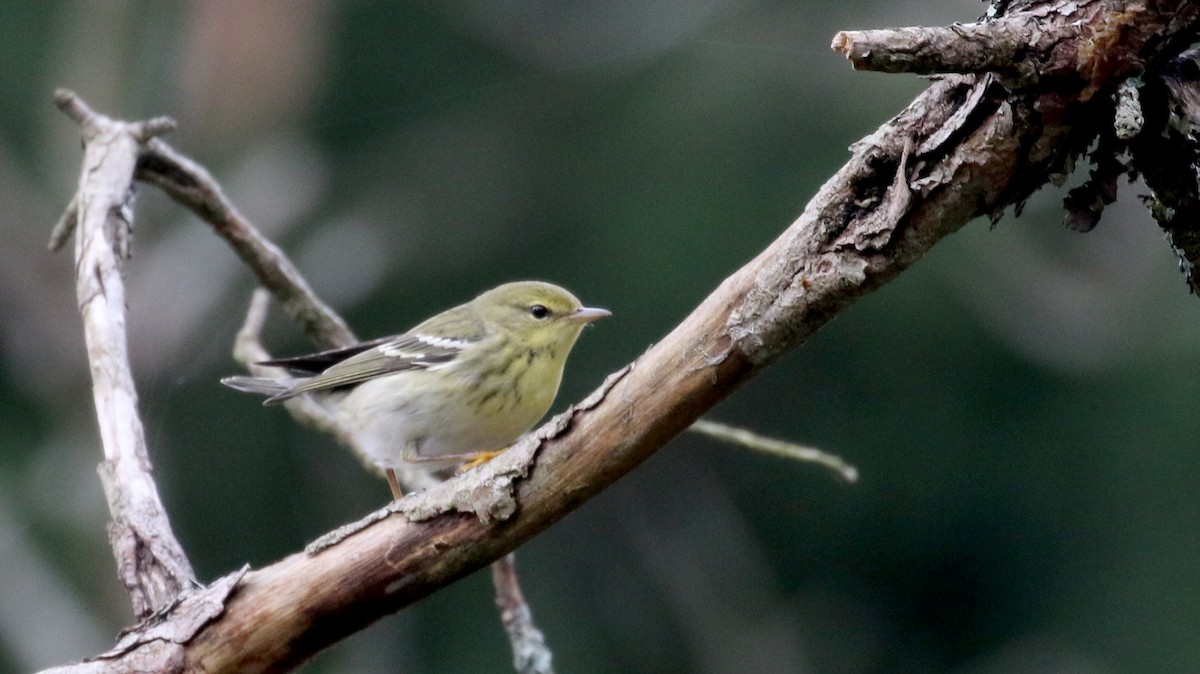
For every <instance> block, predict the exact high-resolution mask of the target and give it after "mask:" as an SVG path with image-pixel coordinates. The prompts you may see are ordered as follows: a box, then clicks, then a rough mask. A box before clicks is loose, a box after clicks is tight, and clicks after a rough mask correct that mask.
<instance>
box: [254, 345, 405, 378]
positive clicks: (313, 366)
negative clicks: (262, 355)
mask: <svg viewBox="0 0 1200 674" xmlns="http://www.w3.org/2000/svg"><path fill="white" fill-rule="evenodd" d="M395 339H396V337H394V336H392V337H380V338H379V339H372V340H371V341H369V342H361V343H358V344H354V345H353V346H345V347H342V348H340V349H330V350H328V351H318V352H317V353H309V354H305V355H303V356H292V357H291V358H275V359H272V360H264V361H261V362H259V363H256V364H257V365H269V366H271V367H282V368H286V369H288V370H291V371H293V372H297V373H302V374H320V373H322V372H324V371H325V370H328V369H329V368H330V367H332V366H334V365H336V364H338V363H340V362H342V361H344V360H347V359H349V358H351V357H352V356H357V355H358V354H360V353H362V352H363V351H366V350H367V349H371V348H374V347H376V346H379V345H381V344H386V343H388V342H390V341H393V340H395Z"/></svg>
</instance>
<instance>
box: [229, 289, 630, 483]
mask: <svg viewBox="0 0 1200 674" xmlns="http://www.w3.org/2000/svg"><path fill="white" fill-rule="evenodd" d="M610 315H611V312H610V311H608V310H607V309H600V308H596V307H585V306H583V304H582V303H581V302H580V301H579V300H578V299H577V298H576V297H575V296H574V295H572V294H571V293H570V292H568V291H567V290H565V289H563V288H561V287H559V286H557V285H554V284H551V283H545V282H542V281H517V282H512V283H505V284H503V285H500V286H498V287H496V288H493V289H491V290H488V291H487V292H484V293H482V294H480V295H479V296H478V297H476V298H475V299H473V300H471V301H470V302H467V303H465V304H462V305H459V306H456V307H454V308H452V309H448V310H446V311H443V312H441V313H439V314H436V315H434V316H433V317H431V318H429V319H427V320H425V321H424V322H422V323H420V324H418V325H417V326H416V327H414V328H412V329H410V330H408V331H406V332H403V333H401V334H399V335H395V336H392V337H384V338H380V339H374V340H370V341H367V342H362V343H359V344H355V345H352V346H348V347H345V348H339V349H333V350H329V351H321V352H318V353H313V354H309V355H304V356H297V357H291V358H280V359H275V360H268V361H263V362H261V363H259V364H260V365H266V366H275V367H282V368H285V369H287V370H289V371H291V372H292V373H294V374H295V375H296V376H292V377H285V378H269V377H249V376H233V377H226V378H224V379H222V380H221V383H222V384H225V385H226V386H229V387H231V388H234V389H237V390H239V391H245V392H250V393H257V394H261V395H266V396H268V397H267V399H266V401H264V404H265V405H273V404H277V403H282V402H284V401H286V400H289V399H291V398H294V397H296V396H301V395H307V396H309V397H311V398H312V399H313V400H315V401H316V402H317V403H319V404H321V405H322V406H323V407H324V408H325V409H327V410H328V411H329V412H330V413H332V414H333V416H334V417H335V418H336V419H338V420H339V421H340V422H341V424H342V425H343V426H344V427H345V428H346V429H348V430H349V431H350V432H351V433H353V434H354V436H355V438H356V440H357V441H358V444H359V445H360V446H361V448H362V450H363V453H364V454H365V457H366V458H367V459H368V460H369V461H371V462H373V463H374V464H375V465H376V466H378V467H379V468H380V469H382V470H383V471H384V474H385V475H386V476H387V478H388V484H389V486H390V487H391V490H392V494H393V496H394V497H396V498H399V497H400V495H401V493H402V492H401V490H400V488H399V485H398V483H397V482H396V478H395V470H396V469H398V468H402V467H404V464H424V465H425V466H426V467H427V469H428V470H430V471H439V470H444V469H446V468H449V467H452V466H454V465H456V464H459V465H462V466H463V468H460V470H462V469H465V468H467V467H472V466H474V465H478V464H480V463H483V462H485V461H488V460H490V459H491V458H493V457H494V456H496V455H498V454H499V453H501V452H503V451H504V450H505V449H507V448H508V447H509V446H511V445H512V444H513V443H514V442H515V441H516V440H517V439H518V438H519V437H520V436H521V435H523V434H525V433H526V432H528V431H529V430H530V429H531V428H533V426H534V424H536V423H537V422H538V421H539V420H540V419H541V418H542V417H543V416H545V414H546V412H548V411H549V409H550V406H551V405H552V404H553V402H554V398H555V397H556V396H557V394H558V388H559V384H560V383H561V381H562V374H563V368H564V366H565V364H566V361H567V356H568V354H569V353H570V352H571V349H572V348H573V347H574V346H575V342H576V340H577V339H578V338H579V335H580V333H581V332H582V331H583V329H584V327H586V326H587V325H588V324H590V323H592V322H593V321H596V320H599V319H601V318H604V317H606V316H610Z"/></svg>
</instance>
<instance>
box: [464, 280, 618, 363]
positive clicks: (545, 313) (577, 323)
mask: <svg viewBox="0 0 1200 674" xmlns="http://www.w3.org/2000/svg"><path fill="white" fill-rule="evenodd" d="M471 306H472V308H473V309H474V310H475V312H476V313H477V315H478V316H479V317H480V318H481V319H483V321H484V322H485V323H487V324H489V325H491V326H494V327H495V328H496V329H499V330H502V331H504V332H506V333H508V334H509V336H511V337H513V338H515V339H517V340H518V341H519V342H520V343H521V344H522V345H523V346H527V347H529V348H530V349H535V350H540V349H544V348H549V349H551V350H552V351H556V352H559V353H558V355H560V356H562V355H566V351H568V350H570V348H571V347H572V346H573V345H574V344H575V340H576V339H577V338H578V337H579V332H580V331H581V330H583V327H584V326H585V325H587V324H588V323H591V322H592V321H595V320H598V319H601V318H604V317H605V316H609V315H611V312H609V311H608V310H606V309H597V308H593V307H585V306H583V304H581V303H580V302H579V300H578V299H576V298H575V296H574V295H572V294H571V293H569V292H567V291H566V290H564V289H563V288H560V287H558V286H556V285H554V284H551V283H543V282H541V281H517V282H515V283H505V284H504V285H502V286H499V287H497V288H493V289H491V290H489V291H487V292H485V293H483V294H482V295H480V296H479V297H476V298H475V299H474V300H472V301H471Z"/></svg>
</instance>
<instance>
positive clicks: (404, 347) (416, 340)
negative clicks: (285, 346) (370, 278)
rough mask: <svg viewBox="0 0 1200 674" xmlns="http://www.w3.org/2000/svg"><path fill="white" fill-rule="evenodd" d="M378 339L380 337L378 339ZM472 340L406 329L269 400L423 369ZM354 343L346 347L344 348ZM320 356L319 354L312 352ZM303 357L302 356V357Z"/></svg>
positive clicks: (446, 360) (454, 354) (450, 357)
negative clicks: (400, 333) (403, 332)
mask: <svg viewBox="0 0 1200 674" xmlns="http://www.w3.org/2000/svg"><path fill="white" fill-rule="evenodd" d="M377 341H379V340H377ZM470 345H471V342H469V341H465V340H459V339H451V338H448V337H437V336H432V335H422V334H420V333H416V332H409V333H405V334H403V335H400V336H398V337H392V338H390V339H386V340H382V343H379V344H376V345H375V346H373V347H369V348H367V349H365V350H362V351H359V352H358V353H356V354H354V355H352V356H350V357H349V358H346V359H345V360H341V361H339V362H336V363H334V364H333V365H331V366H330V367H329V368H327V369H326V370H324V371H322V372H321V373H320V374H318V375H316V376H314V377H311V378H309V379H305V380H304V381H302V382H299V383H298V384H296V385H295V386H293V387H292V388H290V389H288V391H287V392H286V393H284V394H281V395H278V396H274V397H273V398H271V399H270V400H269V401H268V402H277V401H280V400H285V399H287V398H290V397H292V396H295V395H298V394H300V393H307V392H309V391H323V390H327V389H333V388H338V387H341V386H350V385H352V384H359V383H362V382H364V381H367V380H369V379H374V378H376V377H381V376H383V375H385V374H391V373H393V372H401V371H404V370H419V369H425V368H428V367H430V366H433V365H439V364H442V363H449V362H451V361H453V360H454V359H455V358H456V357H457V356H458V354H459V353H461V352H462V350H463V349H465V348H466V347H468V346H470ZM354 348H355V347H349V349H345V350H346V351H348V350H352V349H354ZM315 355H317V356H320V355H321V354H315ZM302 358H303V357H302Z"/></svg>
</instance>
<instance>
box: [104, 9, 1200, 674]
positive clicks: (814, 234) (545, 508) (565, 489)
mask: <svg viewBox="0 0 1200 674" xmlns="http://www.w3.org/2000/svg"><path fill="white" fill-rule="evenodd" d="M1023 4H1024V5H1028V4H1031V3H1023ZM1048 6H1050V5H1049V4H1048V3H1040V4H1037V7H1039V8H1043V9H1044V8H1045V7H1048ZM1054 7H1055V8H1056V9H1055V11H1054V12H1052V13H1050V14H1044V15H1043V16H1044V18H1045V20H1046V29H1047V30H1050V31H1054V30H1064V26H1066V25H1067V24H1070V23H1072V22H1076V21H1085V22H1086V21H1090V20H1093V19H1096V18H1097V17H1099V23H1098V24H1097V25H1100V26H1103V27H1107V28H1106V29H1105V30H1102V31H1094V32H1091V33H1088V34H1087V37H1086V39H1085V38H1083V37H1080V38H1078V39H1075V40H1068V41H1067V42H1065V43H1059V44H1057V46H1056V48H1055V49H1056V50H1057V51H1062V50H1066V51H1067V53H1073V54H1074V56H1075V58H1074V60H1073V62H1074V63H1075V64H1076V74H1077V76H1076V77H1062V78H1056V82H1055V88H1054V89H1053V90H1050V89H1049V88H1038V87H1031V88H1030V89H1028V90H1025V89H1015V90H1010V89H1007V88H1006V87H1004V86H1002V85H1001V84H1000V83H999V82H1000V79H999V78H998V77H996V76H995V75H993V74H987V75H970V76H961V75H959V76H952V77H948V78H946V79H944V80H942V81H939V82H936V83H934V84H933V85H932V86H931V87H930V88H929V89H928V90H927V91H926V92H925V93H923V94H922V95H921V96H919V97H918V98H917V99H916V100H915V101H914V102H913V103H912V104H911V105H910V106H909V107H908V108H907V109H905V110H904V111H903V112H901V113H900V114H899V115H897V116H896V117H895V118H894V119H892V120H890V121H889V122H887V123H886V124H884V125H883V126H881V127H880V128H879V129H878V130H877V131H876V132H875V133H873V134H871V135H870V136H868V137H867V138H865V139H863V140H862V141H860V142H859V143H857V144H855V146H854V147H853V148H852V156H851V158H850V160H849V161H848V162H847V164H846V165H845V166H844V167H843V168H842V169H841V170H840V171H838V173H837V174H836V175H834V176H833V177H832V178H831V179H830V180H829V181H828V182H827V183H826V184H825V185H824V186H823V187H822V188H821V189H820V190H819V191H818V193H817V194H816V196H814V197H813V199H812V201H810V202H809V204H808V206H807V207H806V208H805V210H804V212H803V214H802V215H801V216H800V218H799V219H798V220H797V221H796V222H795V223H793V224H792V226H791V227H789V228H788V229H787V230H786V231H784V232H783V234H782V235H781V236H780V237H779V238H778V239H777V240H776V241H775V242H774V243H772V244H771V245H770V246H769V247H768V248H767V249H766V250H764V251H763V252H762V253H761V254H760V255H759V256H758V257H757V258H755V259H754V260H752V261H751V262H750V263H748V264H747V265H746V266H744V267H743V268H742V269H740V270H738V271H737V272H735V273H734V274H733V275H731V276H730V277H729V278H727V279H726V280H725V281H724V282H723V283H722V284H721V285H720V286H719V287H718V288H716V289H715V290H714V291H713V293H712V294H711V295H709V297H708V298H707V299H705V301H704V302H703V303H701V304H700V306H698V307H697V308H696V309H695V310H694V311H693V312H692V314H691V315H690V316H689V317H688V318H687V319H685V320H684V321H683V322H682V323H681V324H680V325H679V326H678V327H676V328H675V329H674V330H673V331H671V333H670V334H668V335H666V336H665V337H664V338H663V339H662V340H661V341H659V342H658V343H657V344H655V345H654V346H653V347H651V348H650V349H649V350H648V351H647V352H646V353H644V354H643V355H642V356H640V357H639V358H638V359H637V360H635V361H634V362H633V363H631V364H630V365H629V366H627V367H626V369H624V370H622V371H621V372H620V373H617V374H616V375H614V376H612V377H610V378H609V380H608V381H607V382H606V383H605V385H604V386H603V387H601V389H599V390H598V391H597V392H595V393H594V394H593V395H592V396H590V397H589V399H588V400H587V401H585V403H582V404H581V405H579V406H576V407H572V408H571V409H569V410H568V411H567V412H565V413H563V414H562V415H559V416H558V417H556V418H555V419H553V420H552V421H551V422H550V423H548V424H546V425H545V426H543V427H542V428H541V429H539V430H538V431H537V432H536V433H535V434H534V435H533V436H531V437H528V438H526V439H525V440H523V441H521V442H519V443H518V444H517V445H516V446H515V447H514V448H513V449H512V450H510V451H509V452H506V453H505V454H503V455H501V456H500V457H498V458H496V459H494V460H493V461H492V462H490V463H488V464H485V465H484V466H481V467H479V468H477V469H474V470H472V471H470V472H468V473H466V474H464V475H462V476H459V477H457V478H454V479H451V480H449V481H447V482H445V483H443V484H441V485H438V486H436V487H433V488H431V489H429V490H427V491H426V492H424V493H422V494H420V495H412V496H409V497H406V498H405V499H403V500H401V501H399V502H396V503H395V504H394V505H393V506H392V507H390V508H389V509H386V510H384V511H381V512H380V513H377V514H375V515H374V516H372V517H371V518H369V521H367V522H365V523H363V524H362V525H361V526H359V527H357V528H356V529H355V530H354V531H352V532H348V533H346V534H345V535H344V536H341V537H339V538H337V539H336V540H335V541H334V542H332V543H331V544H329V545H327V546H324V547H318V548H314V549H313V552H311V553H297V554H294V555H291V556H289V557H287V558H285V559H283V560H281V561H279V562H277V563H275V564H272V565H270V566H267V567H265V568H262V569H259V570H255V571H250V572H248V573H247V574H246V575H245V577H244V578H243V579H242V580H241V581H240V582H239V583H237V586H236V589H235V591H234V592H233V593H232V594H231V595H230V597H229V599H228V601H226V602H225V605H224V612H223V613H222V614H221V615H220V616H219V617H218V618H216V619H214V620H213V621H212V622H210V623H208V624H207V625H206V626H205V627H204V628H203V629H201V630H200V631H199V632H198V633H196V635H195V637H194V638H191V639H190V640H189V641H187V642H186V643H178V644H174V648H175V650H174V651H173V659H172V660H171V662H172V663H178V667H177V669H178V670H179V671H185V670H186V671H193V670H203V671H229V672H277V671H285V670H287V669H289V668H290V667H292V666H295V665H296V664H298V663H300V662H302V661H303V660H304V659H306V658H308V657H309V656H311V655H312V654H313V653H315V652H316V651H318V650H319V649H321V648H324V647H325V646H328V645H329V644H331V643H333V642H335V641H337V640H338V639H341V638H343V637H344V636H346V635H348V634H350V633H352V632H354V631H356V630H358V629H360V628H362V627H364V626H365V625H367V624H369V623H371V622H373V621H375V620H377V619H379V618H380V617H382V616H384V615H387V614H389V613H391V612H394V611H396V610H398V609H400V608H402V607H403V606H406V605H407V604H409V603H411V602H413V601H416V600H417V599H419V598H421V597H423V596H425V595H427V594H429V593H430V592H432V591H434V590H435V589H437V588H439V587H441V586H443V585H445V584H447V583H449V582H452V581H454V580H456V579H458V578H460V577H462V576H464V575H466V574H468V573H470V572H472V571H474V570H476V569H478V568H481V567H482V566H483V565H484V564H487V563H489V562H490V561H492V560H495V559H498V558H499V557H501V556H502V555H504V554H506V553H508V552H509V551H511V550H512V549H513V548H515V547H516V546H518V545H519V544H520V543H522V542H524V541H525V540H527V539H528V538H530V537H531V536H533V535H535V534H537V533H538V532H540V531H541V530H543V529H544V528H546V527H547V526H549V525H550V524H552V523H553V522H555V521H557V520H558V519H560V518H562V517H563V516H564V515H565V514H566V513H567V512H569V511H570V510H572V509H574V508H576V507H578V506H579V505H580V504H582V503H583V502H584V501H586V500H587V499H588V498H590V497H591V496H593V495H595V494H596V493H598V492H599V491H601V490H602V489H604V488H605V487H607V486H608V485H610V484H611V483H612V482H613V481H615V480H616V479H618V478H620V477H621V476H623V475H624V474H626V473H628V472H629V471H631V470H632V469H633V468H635V467H636V466H637V465H639V464H640V463H641V462H642V461H643V460H645V459H646V458H647V457H649V456H650V455H651V454H652V453H653V452H654V451H655V450H657V449H658V448H659V447H661V446H662V445H663V444H664V443H666V442H667V441H668V440H669V439H671V438H672V437H674V436H675V435H676V434H677V433H679V432H681V431H682V430H683V429H685V428H686V427H688V426H689V425H690V424H691V423H692V422H693V421H694V420H695V419H697V418H698V417H699V416H700V415H701V414H703V413H704V412H705V411H706V410H707V409H709V408H710V407H711V406H712V405H714V404H715V403H716V402H718V401H719V400H721V399H723V398H724V397H726V396H728V395H729V394H730V393H731V392H732V391H733V390H734V389H736V387H737V386H738V385H740V384H741V383H743V382H744V381H746V380H747V379H748V378H749V377H751V376H752V375H753V374H755V373H756V372H758V371H759V370H761V369H762V368H764V367H766V366H767V365H769V364H770V363H771V362H773V361H774V360H775V359H776V358H778V357H779V356H780V355H782V354H783V353H785V352H786V351H787V350H789V349H791V348H793V347H795V346H796V345H798V344H799V343H801V342H803V341H804V340H805V339H806V338H807V337H808V336H809V335H810V334H812V333H813V332H814V331H815V330H817V329H818V328H819V327H820V326H822V325H823V324H825V323H826V322H827V321H829V320H830V319H831V318H832V317H833V316H834V315H836V314H837V313H838V312H839V311H840V310H842V309H843V308H845V307H846V306H848V305H849V304H851V303H852V302H854V301H855V300H857V299H858V298H860V297H862V296H864V295H866V294H867V293H869V292H870V291H872V290H874V289H875V288H877V287H879V286H880V285H882V284H883V283H885V282H886V281H888V280H889V279H891V278H893V277H894V276H896V275H897V274H899V273H900V272H902V271H903V270H905V269H907V268H908V267H909V266H910V265H912V264H913V263H914V262H915V261H916V260H918V259H919V258H920V257H921V256H922V255H923V254H924V253H925V252H927V251H928V250H929V249H930V248H931V247H932V246H934V245H935V244H936V243H937V242H938V241H940V240H941V239H942V238H943V237H945V236H947V235H948V234H950V233H952V232H954V231H956V230H957V229H958V228H959V227H961V226H962V225H963V224H965V223H966V222H967V221H969V220H970V219H972V218H974V217H976V216H978V215H988V216H990V217H993V218H995V217H998V215H999V214H1000V213H1002V212H1003V210H1004V209H1005V208H1006V207H1007V206H1009V205H1013V204H1018V205H1019V204H1020V203H1021V202H1022V201H1023V200H1024V199H1025V198H1026V197H1027V196H1028V195H1029V194H1030V193H1031V192H1032V191H1033V190H1035V189H1037V188H1039V187H1040V186H1042V185H1044V184H1045V183H1046V182H1048V181H1050V180H1051V178H1052V177H1054V176H1058V175H1062V174H1065V173H1066V172H1067V171H1068V167H1069V166H1070V164H1071V163H1072V162H1073V161H1074V159H1075V158H1077V157H1078V156H1080V154H1081V153H1082V152H1084V151H1085V150H1086V148H1087V147H1088V145H1089V144H1090V143H1091V141H1092V139H1093V137H1094V136H1095V135H1096V133H1097V127H1098V125H1097V124H1096V123H1095V122H1094V121H1089V120H1092V119H1094V118H1095V115H1096V113H1097V111H1098V110H1099V111H1101V112H1102V111H1103V108H1102V107H1101V106H1104V105H1108V104H1110V102H1108V101H1106V100H1105V99H1104V97H1097V96H1095V93H1096V92H1097V91H1100V90H1103V89H1105V88H1107V87H1115V85H1116V83H1117V81H1118V80H1119V79H1120V78H1123V77H1125V76H1127V75H1129V74H1132V73H1135V72H1138V71H1140V69H1142V68H1144V67H1145V66H1146V64H1147V63H1150V62H1153V61H1155V60H1161V59H1163V58H1164V57H1169V56H1170V55H1169V54H1164V53H1163V52H1162V50H1164V49H1166V48H1167V47H1168V46H1169V45H1171V44H1174V42H1173V40H1174V39H1177V38H1178V37H1179V36H1180V35H1184V34H1194V32H1195V30H1196V25H1197V14H1198V12H1200V8H1197V7H1195V6H1193V4H1192V3H1188V2H1184V1H1182V0H1180V1H1178V2H1174V3H1172V2H1160V3H1155V4H1153V5H1152V6H1148V7H1143V6H1141V5H1138V6H1136V7H1133V6H1131V8H1130V9H1129V10H1128V11H1125V10H1109V9H1108V7H1109V3H1104V2H1100V1H1099V0H1092V1H1090V2H1089V1H1077V2H1070V3H1062V4H1059V5H1055V6H1054ZM1039 11H1041V10H1040V9H1039ZM1117 27H1119V28H1117ZM1042 82H1044V80H1042ZM1108 119H1111V115H1109V116H1108ZM161 620H166V621H173V620H175V616H174V615H173V614H169V615H164V616H162V618H161ZM152 646H154V647H159V648H161V647H162V644H161V642H155V643H154V644H150V643H147V644H146V646H145V648H151V647H152ZM134 654H136V651H130V655H134ZM111 671H124V670H120V669H115V668H114V669H112V670H111Z"/></svg>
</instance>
